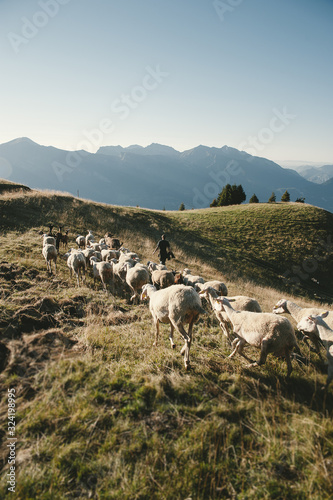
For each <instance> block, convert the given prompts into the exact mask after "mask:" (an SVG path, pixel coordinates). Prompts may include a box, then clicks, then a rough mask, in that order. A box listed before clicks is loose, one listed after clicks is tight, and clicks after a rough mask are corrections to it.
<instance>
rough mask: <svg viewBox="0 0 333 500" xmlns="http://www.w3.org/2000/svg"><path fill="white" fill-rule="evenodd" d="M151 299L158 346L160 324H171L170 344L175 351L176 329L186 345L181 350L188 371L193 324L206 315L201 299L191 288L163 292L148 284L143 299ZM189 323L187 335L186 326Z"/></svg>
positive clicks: (151, 310) (173, 286)
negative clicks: (202, 315)
mask: <svg viewBox="0 0 333 500" xmlns="http://www.w3.org/2000/svg"><path fill="white" fill-rule="evenodd" d="M147 297H148V298H149V299H150V300H149V309H150V312H151V315H152V317H153V322H154V325H155V329H156V330H155V342H154V344H153V345H154V346H156V345H157V342H158V336H159V323H170V326H171V330H170V335H169V339H170V343H171V347H172V348H173V349H174V348H175V347H176V346H175V344H174V342H173V332H174V329H175V328H176V330H177V331H178V332H179V333H180V335H181V337H182V338H183V339H184V341H185V344H184V346H183V348H182V350H181V354H184V365H185V369H186V370H187V369H188V368H189V366H190V347H191V342H192V329H193V324H194V323H195V322H196V321H197V320H198V318H199V315H200V314H206V311H205V310H204V309H203V308H202V305H201V299H200V297H199V295H198V294H197V292H196V291H195V290H194V289H193V288H192V287H190V286H185V285H172V286H169V287H168V288H164V289H163V290H156V287H154V286H153V285H150V284H147V285H145V286H144V287H143V288H142V294H141V299H142V300H144V299H145V298H147ZM186 323H188V324H189V328H188V332H187V333H186V331H185V328H184V324H186Z"/></svg>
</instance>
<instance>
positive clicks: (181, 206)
mask: <svg viewBox="0 0 333 500" xmlns="http://www.w3.org/2000/svg"><path fill="white" fill-rule="evenodd" d="M178 210H180V211H183V210H185V205H184V203H181V204H180V207H179V209H178Z"/></svg>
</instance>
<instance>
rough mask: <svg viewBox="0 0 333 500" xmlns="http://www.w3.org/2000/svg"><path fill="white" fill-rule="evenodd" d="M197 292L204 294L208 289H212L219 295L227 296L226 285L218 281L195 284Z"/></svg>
mask: <svg viewBox="0 0 333 500" xmlns="http://www.w3.org/2000/svg"><path fill="white" fill-rule="evenodd" d="M194 288H195V289H196V291H197V292H204V291H205V290H207V289H208V288H214V290H216V291H217V292H218V294H219V295H223V296H226V295H228V289H227V287H226V285H225V284H224V283H223V282H222V281H218V280H213V281H206V283H200V282H198V283H196V284H195V287H194Z"/></svg>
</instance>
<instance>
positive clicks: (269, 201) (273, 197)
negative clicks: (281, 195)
mask: <svg viewBox="0 0 333 500" xmlns="http://www.w3.org/2000/svg"><path fill="white" fill-rule="evenodd" d="M275 202H276V196H275V193H274V191H273V193H272V194H271V197H270V199H269V200H268V203H275Z"/></svg>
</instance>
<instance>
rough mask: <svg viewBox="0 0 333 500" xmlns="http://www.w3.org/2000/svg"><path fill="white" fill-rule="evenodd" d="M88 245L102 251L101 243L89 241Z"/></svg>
mask: <svg viewBox="0 0 333 500" xmlns="http://www.w3.org/2000/svg"><path fill="white" fill-rule="evenodd" d="M87 247H89V248H92V249H93V250H95V251H96V252H100V251H101V247H100V245H99V243H94V242H93V241H88V244H87Z"/></svg>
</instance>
